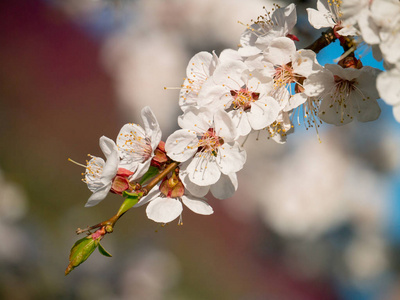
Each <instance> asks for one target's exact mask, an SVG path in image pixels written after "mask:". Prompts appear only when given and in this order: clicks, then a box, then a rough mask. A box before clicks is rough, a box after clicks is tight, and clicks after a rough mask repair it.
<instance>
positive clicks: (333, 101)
mask: <svg viewBox="0 0 400 300" xmlns="http://www.w3.org/2000/svg"><path fill="white" fill-rule="evenodd" d="M325 68H326V69H327V70H328V71H329V72H330V73H329V72H328V73H326V75H327V74H329V75H327V76H325V77H321V80H323V84H324V85H325V92H324V93H323V96H321V98H322V100H321V106H320V112H319V117H320V119H321V120H322V121H324V122H326V123H330V124H335V125H343V124H347V123H349V122H351V121H352V120H353V119H354V118H356V119H357V120H358V121H360V122H369V121H373V120H376V119H377V118H378V117H379V115H380V113H381V110H380V108H379V105H378V102H377V101H376V100H377V99H378V98H379V95H378V91H377V89H376V85H375V82H376V75H377V73H378V72H379V70H377V69H375V68H372V67H369V66H365V67H362V68H361V69H354V68H342V67H341V66H339V65H333V64H327V65H325Z"/></svg>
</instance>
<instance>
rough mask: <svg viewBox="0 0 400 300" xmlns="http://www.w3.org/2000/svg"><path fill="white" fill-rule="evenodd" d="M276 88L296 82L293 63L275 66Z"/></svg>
mask: <svg viewBox="0 0 400 300" xmlns="http://www.w3.org/2000/svg"><path fill="white" fill-rule="evenodd" d="M273 78H274V87H275V88H281V87H286V85H288V84H290V83H294V82H296V74H295V73H294V72H293V68H292V63H288V64H286V65H283V66H275V74H274V76H273Z"/></svg>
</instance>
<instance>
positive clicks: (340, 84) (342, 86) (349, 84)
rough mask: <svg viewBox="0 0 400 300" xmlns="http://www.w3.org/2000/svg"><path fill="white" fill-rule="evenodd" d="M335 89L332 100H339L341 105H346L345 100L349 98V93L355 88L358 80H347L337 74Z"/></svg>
mask: <svg viewBox="0 0 400 300" xmlns="http://www.w3.org/2000/svg"><path fill="white" fill-rule="evenodd" d="M334 79H335V83H336V85H335V91H334V93H333V97H332V100H333V101H335V102H338V103H339V104H340V105H342V104H343V105H344V107H346V104H345V101H346V99H347V98H348V96H349V94H350V93H351V92H352V91H353V90H355V86H354V84H355V83H356V80H355V79H353V80H346V79H343V78H340V77H339V76H337V75H335V76H334Z"/></svg>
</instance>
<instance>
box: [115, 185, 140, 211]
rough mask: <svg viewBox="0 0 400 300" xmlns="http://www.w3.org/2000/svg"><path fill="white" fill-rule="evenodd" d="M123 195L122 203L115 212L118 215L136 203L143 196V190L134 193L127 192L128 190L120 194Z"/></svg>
mask: <svg viewBox="0 0 400 300" xmlns="http://www.w3.org/2000/svg"><path fill="white" fill-rule="evenodd" d="M122 195H123V196H124V197H125V201H124V203H122V205H121V207H120V208H119V211H118V213H117V215H118V216H121V215H122V214H124V213H125V212H127V211H128V210H129V209H131V208H132V206H134V205H135V204H136V203H138V202H139V200H140V198H142V196H143V192H136V193H129V192H126V191H125V192H123V194H122Z"/></svg>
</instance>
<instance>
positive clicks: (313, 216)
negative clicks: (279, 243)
mask: <svg viewBox="0 0 400 300" xmlns="http://www.w3.org/2000/svg"><path fill="white" fill-rule="evenodd" d="M310 138H311V137H309V138H308V139H310ZM295 170H302V171H301V174H297V173H296V172H295ZM350 170H355V171H354V172H355V173H356V174H357V179H356V180H352V178H353V177H354V174H353V173H349V172H350ZM269 172H272V174H273V176H270V177H269V180H268V181H267V183H266V184H264V185H262V186H260V187H259V193H260V195H264V196H263V197H262V198H260V196H257V198H259V200H260V201H259V207H260V210H259V212H260V213H261V215H262V217H263V219H264V220H265V222H266V223H268V224H269V225H270V226H272V227H273V228H274V229H275V230H276V231H277V232H278V233H280V234H281V235H283V236H287V237H291V236H302V237H308V238H316V237H319V236H320V235H322V234H323V233H325V232H327V231H329V230H331V229H333V228H334V227H336V226H338V225H340V224H343V223H344V222H346V221H348V220H350V218H358V217H360V218H361V219H360V220H362V219H363V218H365V216H369V218H371V217H373V218H375V219H376V220H377V221H378V220H381V219H380V215H379V210H377V208H376V207H374V206H372V207H374V208H373V209H371V210H368V211H369V212H368V213H367V212H366V211H365V209H366V208H368V204H366V202H368V203H373V202H374V201H376V199H377V198H379V196H378V195H380V194H384V189H385V186H384V185H382V184H380V181H379V180H378V178H377V177H374V176H373V175H371V174H372V173H371V172H370V171H368V170H366V169H364V168H363V167H362V166H359V165H358V163H357V162H356V161H354V157H351V156H349V155H347V154H346V153H345V152H344V150H342V149H341V148H339V147H338V145H337V143H336V142H335V141H334V138H333V137H332V136H331V139H330V140H326V141H325V140H324V141H323V143H322V144H317V143H315V144H314V143H307V141H306V140H303V143H302V144H301V145H299V146H298V148H297V149H296V150H295V151H294V152H293V154H291V155H288V157H287V158H286V159H284V160H280V164H279V166H276V168H274V169H272V170H269ZM282 178H285V180H282ZM367 182H368V184H367ZM288 185H290V188H288ZM364 186H368V189H365V188H364ZM364 191H365V192H364ZM367 199H368V200H367ZM377 204H378V203H377ZM366 213H367V214H366ZM362 216H364V217H362Z"/></svg>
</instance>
